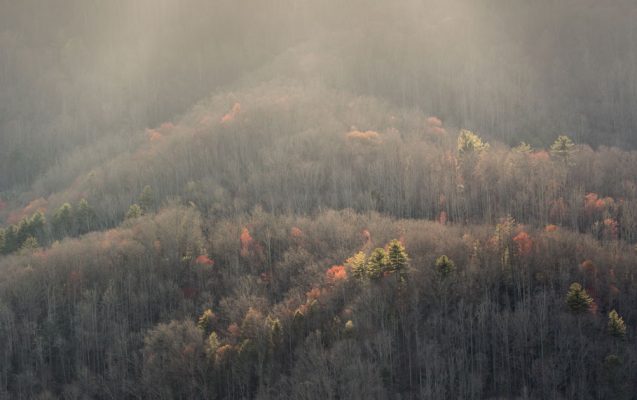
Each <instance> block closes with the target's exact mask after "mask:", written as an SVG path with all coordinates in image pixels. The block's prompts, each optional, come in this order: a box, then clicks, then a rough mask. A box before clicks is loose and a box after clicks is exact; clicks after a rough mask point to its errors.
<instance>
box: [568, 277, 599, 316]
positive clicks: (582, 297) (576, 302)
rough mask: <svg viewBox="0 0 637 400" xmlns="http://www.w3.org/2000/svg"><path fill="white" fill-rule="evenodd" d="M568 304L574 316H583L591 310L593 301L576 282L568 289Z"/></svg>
mask: <svg viewBox="0 0 637 400" xmlns="http://www.w3.org/2000/svg"><path fill="white" fill-rule="evenodd" d="M566 304H567V305H568V308H569V310H571V312H572V313H573V314H582V313H585V312H587V311H589V310H590V308H591V306H592V305H593V299H592V298H591V296H589V295H588V293H586V290H585V289H584V288H583V287H582V285H580V284H579V283H577V282H575V283H573V284H571V286H570V287H569V288H568V293H567V294H566Z"/></svg>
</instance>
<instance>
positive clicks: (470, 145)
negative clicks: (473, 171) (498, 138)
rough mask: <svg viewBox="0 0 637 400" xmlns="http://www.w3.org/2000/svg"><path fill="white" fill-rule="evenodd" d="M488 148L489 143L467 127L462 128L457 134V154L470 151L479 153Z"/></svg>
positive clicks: (469, 152)
mask: <svg viewBox="0 0 637 400" xmlns="http://www.w3.org/2000/svg"><path fill="white" fill-rule="evenodd" d="M488 149H489V144H488V143H485V142H483V141H482V139H481V138H480V137H479V136H478V135H476V134H475V133H473V132H471V131H470V130H467V129H462V130H461V131H460V135H459V136H458V154H459V155H461V156H462V155H465V154H471V153H481V152H483V151H485V150H488Z"/></svg>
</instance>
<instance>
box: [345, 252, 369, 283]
mask: <svg viewBox="0 0 637 400" xmlns="http://www.w3.org/2000/svg"><path fill="white" fill-rule="evenodd" d="M345 266H347V267H348V268H349V269H350V270H351V271H352V276H353V277H355V278H357V279H363V278H366V277H367V258H366V257H365V253H363V252H362V251H359V252H358V253H356V254H354V255H353V256H351V257H350V258H348V259H347V260H346V261H345Z"/></svg>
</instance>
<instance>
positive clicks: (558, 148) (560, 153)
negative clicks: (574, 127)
mask: <svg viewBox="0 0 637 400" xmlns="http://www.w3.org/2000/svg"><path fill="white" fill-rule="evenodd" d="M574 147H575V143H573V141H572V140H571V138H569V137H568V136H566V135H560V136H558V137H557V139H556V140H555V142H553V144H552V145H551V154H552V155H553V156H555V157H558V158H559V159H561V160H562V161H563V162H564V163H565V164H567V163H569V161H570V157H571V154H572V153H573V148H574Z"/></svg>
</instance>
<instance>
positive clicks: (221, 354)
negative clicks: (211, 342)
mask: <svg viewBox="0 0 637 400" xmlns="http://www.w3.org/2000/svg"><path fill="white" fill-rule="evenodd" d="M232 351H233V347H232V345H230V344H224V345H223V346H219V348H218V349H217V351H216V352H215V361H216V362H217V363H223V362H226V361H228V360H229V358H230V355H231V354H232Z"/></svg>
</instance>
